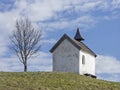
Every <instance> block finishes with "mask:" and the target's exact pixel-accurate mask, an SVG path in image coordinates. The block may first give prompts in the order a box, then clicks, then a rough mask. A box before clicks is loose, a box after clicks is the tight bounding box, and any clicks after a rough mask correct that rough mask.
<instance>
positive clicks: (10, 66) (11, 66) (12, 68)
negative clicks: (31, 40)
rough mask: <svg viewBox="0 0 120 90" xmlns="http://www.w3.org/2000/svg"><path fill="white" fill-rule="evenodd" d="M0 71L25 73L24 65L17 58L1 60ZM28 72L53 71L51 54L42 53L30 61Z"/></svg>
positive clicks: (3, 58)
mask: <svg viewBox="0 0 120 90" xmlns="http://www.w3.org/2000/svg"><path fill="white" fill-rule="evenodd" d="M0 59H1V60H0V71H7V72H20V71H23V64H22V63H21V62H20V61H19V60H18V58H17V57H16V56H11V57H2V58H0ZM28 71H52V60H51V55H50V54H49V53H45V52H40V53H39V54H38V56H35V57H33V58H31V59H30V60H28Z"/></svg>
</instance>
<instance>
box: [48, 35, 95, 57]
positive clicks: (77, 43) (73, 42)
mask: <svg viewBox="0 0 120 90" xmlns="http://www.w3.org/2000/svg"><path fill="white" fill-rule="evenodd" d="M65 39H67V40H68V41H70V42H71V44H73V45H74V46H75V47H76V48H78V49H79V50H83V51H84V52H87V53H89V54H91V55H93V56H95V57H96V56H97V55H96V54H95V53H94V52H93V51H92V50H91V49H89V48H88V47H87V46H86V45H85V44H84V43H83V42H79V41H77V40H75V39H72V38H70V37H69V36H68V35H66V34H64V35H63V36H62V37H61V38H60V40H59V41H58V42H57V43H56V44H55V45H54V46H53V47H52V48H51V50H50V52H51V53H52V52H54V50H55V49H56V48H57V47H58V46H59V45H60V43H61V42H62V41H63V40H65Z"/></svg>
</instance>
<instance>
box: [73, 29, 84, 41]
mask: <svg viewBox="0 0 120 90" xmlns="http://www.w3.org/2000/svg"><path fill="white" fill-rule="evenodd" d="M74 39H75V40H77V41H82V40H84V38H83V37H82V36H81V34H80V31H79V28H77V32H76V34H75V37H74Z"/></svg>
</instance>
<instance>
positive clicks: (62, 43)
mask: <svg viewBox="0 0 120 90" xmlns="http://www.w3.org/2000/svg"><path fill="white" fill-rule="evenodd" d="M83 40H84V38H83V37H82V36H81V34H80V31H79V28H78V29H77V32H76V34H75V37H74V38H70V37H69V36H68V35H66V34H64V35H63V36H62V37H61V38H60V40H58V42H57V43H56V44H55V45H54V46H53V47H52V49H51V50H50V52H51V53H52V57H53V71H55V72H72V73H78V74H80V75H89V76H93V77H95V78H96V76H95V59H96V56H97V55H96V54H95V53H94V52H93V51H92V50H91V49H90V48H88V47H87V46H86V45H85V44H84V43H83Z"/></svg>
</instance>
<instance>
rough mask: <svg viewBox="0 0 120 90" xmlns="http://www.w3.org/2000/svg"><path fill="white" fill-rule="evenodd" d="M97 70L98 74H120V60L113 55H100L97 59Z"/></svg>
mask: <svg viewBox="0 0 120 90" xmlns="http://www.w3.org/2000/svg"><path fill="white" fill-rule="evenodd" d="M96 72H97V73H98V74H101V73H107V74H115V73H117V74H120V60H117V59H116V58H115V57H112V56H103V55H98V57H97V59H96Z"/></svg>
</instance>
